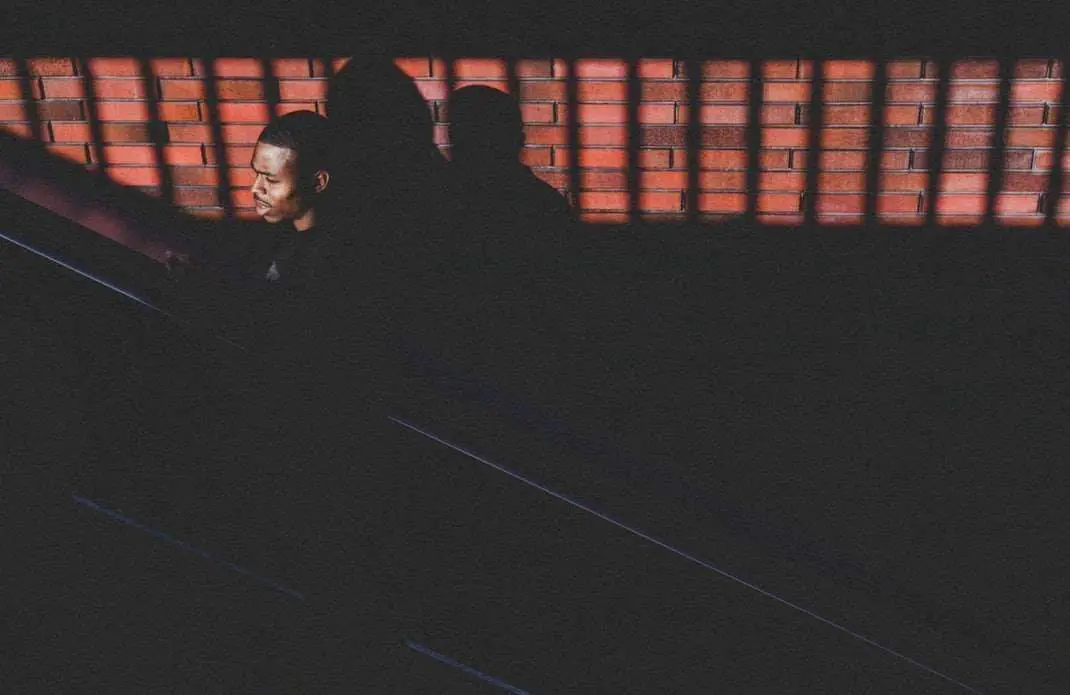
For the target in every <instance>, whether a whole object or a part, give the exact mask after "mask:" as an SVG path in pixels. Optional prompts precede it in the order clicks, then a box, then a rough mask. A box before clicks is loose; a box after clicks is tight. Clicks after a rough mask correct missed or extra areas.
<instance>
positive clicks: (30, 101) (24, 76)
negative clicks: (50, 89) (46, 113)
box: [15, 58, 44, 142]
mask: <svg viewBox="0 0 1070 695" xmlns="http://www.w3.org/2000/svg"><path fill="white" fill-rule="evenodd" d="M15 73H16V74H17V75H18V78H19V96H20V97H21V98H22V111H23V113H25V114H26V120H28V121H29V122H30V134H31V135H32V136H33V139H34V140H35V141H37V142H43V138H44V125H43V124H42V123H41V110H40V109H39V108H37V99H35V98H34V96H33V78H32V77H30V65H29V63H28V62H26V59H25V58H15Z"/></svg>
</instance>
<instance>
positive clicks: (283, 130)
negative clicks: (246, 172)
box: [250, 111, 331, 231]
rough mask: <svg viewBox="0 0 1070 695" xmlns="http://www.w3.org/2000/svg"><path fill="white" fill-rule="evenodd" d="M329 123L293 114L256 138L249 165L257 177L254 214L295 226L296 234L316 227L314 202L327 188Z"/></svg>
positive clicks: (314, 115) (307, 113)
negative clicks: (287, 222) (288, 222)
mask: <svg viewBox="0 0 1070 695" xmlns="http://www.w3.org/2000/svg"><path fill="white" fill-rule="evenodd" d="M329 151H330V131H329V128H328V124H327V119H326V118H324V117H323V116H320V115H319V114H317V113H313V112H312V111H294V112H291V113H288V114H286V115H285V116H280V117H278V118H276V119H274V120H272V121H271V123H269V124H268V125H267V127H265V128H264V130H263V131H262V132H261V133H260V138H259V139H258V140H257V143H256V149H255V150H253V159H252V161H251V162H250V165H251V166H252V168H253V172H254V173H255V174H256V179H255V180H254V181H253V185H252V189H251V190H252V194H253V201H254V202H255V204H256V212H257V214H258V215H260V217H262V218H263V219H264V220H265V221H266V222H270V223H272V224H274V223H277V222H283V221H291V222H293V225H294V227H295V228H296V229H297V230H298V231H306V230H308V229H310V228H311V227H312V226H314V225H315V223H316V212H315V208H316V203H317V202H318V201H319V200H320V199H321V198H322V194H323V193H324V191H326V190H327V185H328V184H329V183H330V178H331V177H330V173H329V171H328V153H329Z"/></svg>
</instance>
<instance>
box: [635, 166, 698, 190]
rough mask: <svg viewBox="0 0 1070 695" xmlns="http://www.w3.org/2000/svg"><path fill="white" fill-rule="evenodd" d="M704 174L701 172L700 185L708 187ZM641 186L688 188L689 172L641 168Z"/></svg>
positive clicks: (649, 187)
mask: <svg viewBox="0 0 1070 695" xmlns="http://www.w3.org/2000/svg"><path fill="white" fill-rule="evenodd" d="M702 177H703V174H702V173H700V174H699V183H698V185H699V187H700V188H707V187H708V186H706V184H705V183H704V182H703V178H702ZM639 186H640V187H641V188H643V189H651V190H654V189H659V190H664V189H671V190H681V189H684V188H687V172H686V171H654V170H644V169H640V170H639Z"/></svg>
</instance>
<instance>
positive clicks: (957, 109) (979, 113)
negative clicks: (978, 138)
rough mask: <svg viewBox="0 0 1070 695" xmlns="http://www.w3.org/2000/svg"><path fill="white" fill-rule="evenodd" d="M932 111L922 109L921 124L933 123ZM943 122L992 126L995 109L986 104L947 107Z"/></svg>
mask: <svg viewBox="0 0 1070 695" xmlns="http://www.w3.org/2000/svg"><path fill="white" fill-rule="evenodd" d="M933 111H934V109H933V108H931V107H925V108H923V109H922V122H923V123H925V124H931V123H933V122H934V118H933ZM945 122H946V123H947V124H948V125H951V126H956V125H994V124H995V122H996V107H995V106H994V105H987V104H970V105H968V106H965V105H955V104H951V105H948V107H947V113H946V118H945Z"/></svg>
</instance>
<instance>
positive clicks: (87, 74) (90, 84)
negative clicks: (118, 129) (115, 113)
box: [74, 56, 108, 174]
mask: <svg viewBox="0 0 1070 695" xmlns="http://www.w3.org/2000/svg"><path fill="white" fill-rule="evenodd" d="M74 63H75V65H77V66H78V72H79V74H80V75H81V77H82V87H83V90H84V94H85V108H86V115H87V117H88V119H89V136H90V137H91V138H92V139H93V143H92V148H93V157H94V159H96V165H97V166H96V171H97V173H99V174H103V173H105V171H106V170H107V168H108V156H107V153H106V152H105V151H104V128H103V126H101V124H100V114H99V113H98V111H97V87H96V83H95V82H94V78H93V69H92V67H91V66H90V64H89V59H88V58H86V57H84V56H79V57H78V58H75V59H74Z"/></svg>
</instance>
